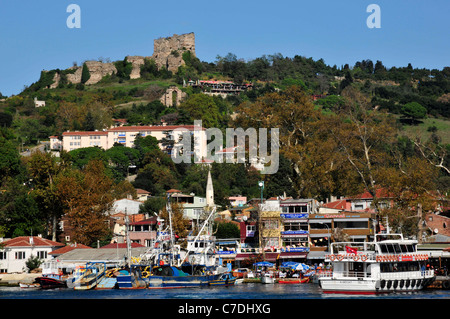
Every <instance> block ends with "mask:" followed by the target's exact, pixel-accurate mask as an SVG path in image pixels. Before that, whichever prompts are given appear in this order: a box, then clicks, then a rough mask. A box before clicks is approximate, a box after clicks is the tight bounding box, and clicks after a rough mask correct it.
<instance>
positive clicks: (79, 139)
mask: <svg viewBox="0 0 450 319" xmlns="http://www.w3.org/2000/svg"><path fill="white" fill-rule="evenodd" d="M183 131H189V132H190V133H191V138H192V141H195V146H194V149H193V150H192V151H194V152H195V153H196V154H197V156H198V157H199V158H205V157H206V151H207V138H206V131H205V129H204V128H202V127H198V126H194V125H165V126H164V125H162V126H120V127H114V128H111V129H109V130H104V131H74V132H64V133H63V142H62V145H63V149H64V150H66V151H72V150H75V149H79V148H84V147H92V146H98V147H101V148H103V149H105V150H107V149H109V148H111V147H113V146H114V144H115V143H119V144H122V145H123V146H126V147H133V146H134V140H135V139H136V136H137V135H140V136H141V137H146V136H149V135H150V136H153V137H155V138H156V139H157V140H158V141H159V142H160V143H159V146H160V148H161V149H162V150H165V151H168V152H169V153H170V145H171V142H172V144H173V145H174V146H176V145H177V143H179V142H180V141H181V138H182V134H183ZM162 140H165V141H166V142H165V144H164V143H162ZM192 144H193V145H194V143H192Z"/></svg>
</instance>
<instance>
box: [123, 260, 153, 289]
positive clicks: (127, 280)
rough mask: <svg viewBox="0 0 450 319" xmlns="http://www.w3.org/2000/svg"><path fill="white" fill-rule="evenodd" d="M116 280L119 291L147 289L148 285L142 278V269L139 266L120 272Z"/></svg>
mask: <svg viewBox="0 0 450 319" xmlns="http://www.w3.org/2000/svg"><path fill="white" fill-rule="evenodd" d="M116 280H117V288H119V289H145V288H147V283H146V282H145V281H144V279H143V278H142V271H141V267H140V266H138V265H131V267H130V268H127V269H122V270H119V273H118V274H117V276H116Z"/></svg>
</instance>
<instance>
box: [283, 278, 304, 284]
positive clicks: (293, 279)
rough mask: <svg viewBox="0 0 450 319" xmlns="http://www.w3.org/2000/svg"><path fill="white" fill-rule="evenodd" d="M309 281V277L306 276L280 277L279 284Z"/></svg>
mask: <svg viewBox="0 0 450 319" xmlns="http://www.w3.org/2000/svg"><path fill="white" fill-rule="evenodd" d="M307 282H309V277H305V278H280V279H278V283H279V284H304V283H307Z"/></svg>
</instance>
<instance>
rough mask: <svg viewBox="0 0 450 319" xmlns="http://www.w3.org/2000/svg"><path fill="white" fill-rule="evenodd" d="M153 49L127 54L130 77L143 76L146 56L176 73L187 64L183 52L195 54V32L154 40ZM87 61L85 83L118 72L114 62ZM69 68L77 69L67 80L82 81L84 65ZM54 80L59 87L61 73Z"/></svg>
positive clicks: (93, 81)
mask: <svg viewBox="0 0 450 319" xmlns="http://www.w3.org/2000/svg"><path fill="white" fill-rule="evenodd" d="M153 49H154V51H153V55H152V56H149V57H143V56H127V61H128V62H131V64H132V66H133V69H132V71H131V74H130V79H138V78H140V77H141V66H142V65H143V64H144V61H145V58H151V59H153V60H155V62H156V65H157V67H158V68H162V67H166V68H167V69H168V70H169V71H171V72H173V73H176V72H177V71H178V67H179V66H181V65H184V64H185V63H184V60H183V52H185V51H191V54H192V55H193V56H195V34H194V33H193V32H191V33H186V34H181V35H177V34H174V35H173V36H171V37H167V38H159V39H156V40H154V42H153ZM85 63H86V66H87V67H88V69H89V73H90V75H91V77H90V78H89V80H88V81H87V82H86V83H85V84H87V85H89V84H95V83H98V82H99V81H100V80H101V79H102V78H103V77H104V76H106V75H112V74H113V73H116V72H117V69H116V67H115V65H114V63H103V62H99V61H86V62H85ZM68 70H75V72H74V73H68V74H67V82H69V83H73V84H78V83H81V74H82V70H83V66H73V67H71V68H69V69H68ZM53 81H54V82H53V84H52V85H51V86H50V88H56V87H58V84H59V82H60V75H59V74H55V77H54V78H53Z"/></svg>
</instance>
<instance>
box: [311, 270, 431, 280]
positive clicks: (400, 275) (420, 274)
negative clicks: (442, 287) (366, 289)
mask: <svg viewBox="0 0 450 319" xmlns="http://www.w3.org/2000/svg"><path fill="white" fill-rule="evenodd" d="M317 276H318V277H320V278H323V277H325V278H339V279H345V278H370V279H386V280H387V279H390V280H392V279H405V278H408V279H420V278H429V277H433V276H434V270H422V271H399V272H382V273H378V274H377V276H375V277H372V274H371V273H367V272H363V271H351V270H349V271H344V272H339V273H338V274H333V272H332V271H325V272H319V273H317Z"/></svg>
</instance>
